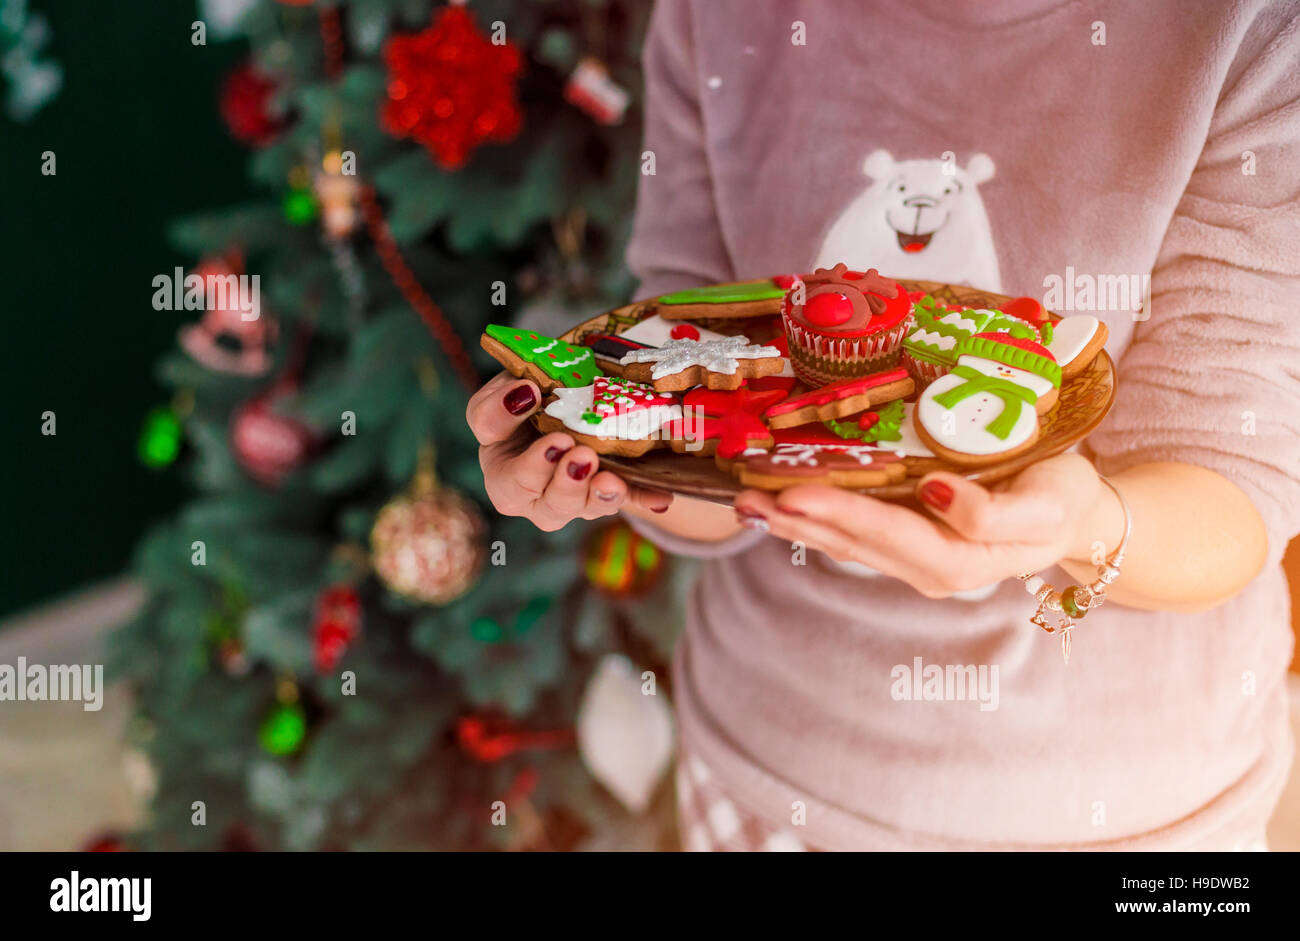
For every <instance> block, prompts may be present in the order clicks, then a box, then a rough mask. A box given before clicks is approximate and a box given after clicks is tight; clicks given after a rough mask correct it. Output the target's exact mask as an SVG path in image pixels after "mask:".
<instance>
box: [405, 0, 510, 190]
mask: <svg viewBox="0 0 1300 941" xmlns="http://www.w3.org/2000/svg"><path fill="white" fill-rule="evenodd" d="M384 62H385V63H386V64H387V65H388V98H387V101H385V102H384V103H383V105H382V107H381V109H380V121H381V123H382V124H383V126H384V129H385V130H386V131H388V133H390V134H392V135H393V136H395V137H410V138H413V139H415V140H417V141H419V142H420V143H421V144H423V145H424V147H425V148H427V149H428V151H429V153H430V154H432V155H433V158H434V160H435V161H436V162H437V163H438V165H439V166H440V167H442V168H443V169H444V170H456V169H459V168H460V167H462V166H464V165H465V161H466V160H468V159H469V155H470V152H471V151H472V150H474V149H475V148H476V147H478V146H479V145H480V144H482V143H485V142H487V141H508V140H510V139H511V138H512V137H514V136H515V135H516V134H518V133H519V128H520V125H521V124H522V123H523V118H522V116H521V114H520V111H519V105H518V103H517V101H516V100H515V82H516V80H517V79H518V77H519V73H520V71H521V69H522V66H523V60H522V57H521V56H520V54H519V49H518V48H517V47H516V46H515V45H514V44H513V43H510V42H504V43H502V44H500V45H496V44H494V43H493V42H492V40H491V39H490V38H489V37H488V36H486V35H485V34H484V33H483V32H482V31H481V30H480V29H479V28H478V26H477V24H476V23H475V22H474V17H473V16H472V15H471V14H470V13H469V11H468V10H466V9H464V7H461V6H447V7H443V8H442V9H441V10H439V11H438V12H437V13H436V14H434V19H433V25H432V26H430V27H429V28H428V29H425V30H423V31H421V32H419V33H415V34H414V35H408V36H394V37H393V38H392V39H390V40H388V42H387V43H386V44H385V45H384Z"/></svg>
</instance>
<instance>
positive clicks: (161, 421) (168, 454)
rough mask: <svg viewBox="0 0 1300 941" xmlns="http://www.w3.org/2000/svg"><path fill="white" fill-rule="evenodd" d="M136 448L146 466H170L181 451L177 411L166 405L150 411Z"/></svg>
mask: <svg viewBox="0 0 1300 941" xmlns="http://www.w3.org/2000/svg"><path fill="white" fill-rule="evenodd" d="M136 450H137V453H138V454H139V456H140V463H141V464H143V465H145V466H146V467H154V468H163V467H168V466H170V465H171V463H172V462H173V461H175V460H176V457H177V455H179V454H180V453H181V421H180V419H179V418H177V417H176V413H175V412H174V411H172V410H171V409H170V408H169V407H167V406H166V405H160V406H158V407H157V408H155V409H153V410H152V411H150V412H149V414H148V415H146V416H145V419H144V426H143V427H142V428H141V429H140V440H139V441H138V442H137V445H136Z"/></svg>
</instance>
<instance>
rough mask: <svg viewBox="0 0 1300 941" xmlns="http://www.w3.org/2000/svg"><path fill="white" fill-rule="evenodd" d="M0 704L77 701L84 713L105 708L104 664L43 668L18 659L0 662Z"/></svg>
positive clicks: (40, 665)
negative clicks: (10, 661)
mask: <svg viewBox="0 0 1300 941" xmlns="http://www.w3.org/2000/svg"><path fill="white" fill-rule="evenodd" d="M0 702H80V703H82V704H83V705H82V708H83V709H84V710H85V711H86V712H99V710H101V709H103V708H104V665H103V664H102V663H97V664H94V665H93V666H92V665H91V664H89V663H69V664H53V665H51V666H43V665H42V664H39V663H30V664H29V663H28V662H27V658H26V657H19V658H18V663H17V665H14V664H9V663H0Z"/></svg>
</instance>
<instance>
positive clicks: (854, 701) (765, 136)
mask: <svg viewBox="0 0 1300 941" xmlns="http://www.w3.org/2000/svg"><path fill="white" fill-rule="evenodd" d="M645 67H646V99H647V112H646V142H645V150H647V151H650V152H652V153H653V155H654V159H653V162H652V164H653V170H654V172H653V174H650V173H648V171H647V173H646V175H643V178H642V183H641V189H640V196H639V203H638V209H637V218H636V226H635V233H634V237H633V240H632V244H631V247H630V249H629V261H630V264H631V266H632V268H633V270H634V271H635V272H636V273H637V274H638V275H639V276H640V277H641V278H642V279H643V284H642V291H641V292H640V293H641V295H642V296H650V295H655V294H659V293H662V292H666V291H669V290H674V289H678V288H683V287H688V286H692V285H697V284H702V283H707V282H715V281H726V280H734V279H738V278H749V277H758V276H763V275H770V274H775V273H780V272H793V271H801V270H809V266H810V265H813V264H816V263H824V262H834V261H844V262H846V263H848V264H849V266H850V267H867V266H874V267H878V268H879V269H880V270H881V271H882V272H883V273H885V274H886V275H891V276H894V277H925V278H931V279H935V280H942V281H951V282H963V283H969V284H973V285H976V286H979V287H984V288H987V289H991V290H994V291H1000V292H1002V293H1006V294H1011V295H1020V294H1025V295H1031V296H1034V297H1038V298H1040V299H1042V300H1043V301H1044V303H1046V304H1047V306H1049V307H1050V308H1052V309H1054V310H1057V311H1058V312H1060V313H1062V314H1069V313H1074V312H1086V313H1092V314H1094V315H1096V316H1098V317H1100V318H1102V319H1103V320H1104V321H1105V322H1106V323H1107V325H1108V326H1109V329H1110V341H1109V343H1108V349H1109V351H1110V353H1111V355H1112V356H1113V357H1114V358H1115V359H1116V360H1117V362H1118V363H1119V392H1118V398H1117V400H1116V402H1115V406H1114V409H1113V410H1112V412H1111V414H1110V416H1109V417H1108V419H1107V420H1106V422H1105V424H1104V425H1103V426H1102V428H1101V429H1100V430H1099V431H1098V432H1096V433H1095V434H1093V435H1092V436H1091V437H1090V438H1089V439H1088V441H1087V442H1086V444H1085V446H1084V453H1087V454H1090V455H1091V456H1092V457H1094V459H1095V460H1096V463H1097V465H1098V467H1099V468H1100V469H1101V470H1102V471H1103V472H1111V473H1113V472H1116V471H1119V470H1121V469H1122V468H1125V467H1128V466H1131V465H1134V464H1138V463H1142V462H1148V461H1182V462H1186V463H1190V464H1197V465H1201V466H1204V467H1208V468H1210V469H1212V470H1214V471H1216V472H1218V473H1220V474H1222V475H1223V476H1224V477H1226V478H1228V479H1229V480H1232V481H1234V482H1235V483H1236V484H1237V485H1238V486H1240V487H1241V489H1242V490H1243V491H1244V492H1245V493H1247V494H1248V495H1249V496H1250V498H1251V499H1252V500H1253V501H1254V502H1255V504H1256V506H1257V507H1258V508H1259V512H1260V514H1261V515H1262V517H1263V518H1264V520H1265V521H1266V522H1267V524H1268V529H1269V537H1270V556H1269V564H1268V566H1267V568H1266V570H1265V571H1264V573H1263V574H1261V575H1260V576H1259V577H1258V578H1256V579H1255V580H1254V581H1253V582H1252V583H1251V584H1250V585H1249V586H1247V588H1246V589H1245V590H1244V591H1242V592H1241V594H1240V595H1238V596H1237V597H1236V598H1234V599H1233V600H1231V601H1230V602H1228V603H1226V604H1224V605H1222V606H1221V607H1218V608H1215V609H1213V610H1210V611H1207V612H1204V613H1201V614H1194V615H1188V614H1164V613H1152V612H1147V611H1138V610H1133V609H1127V608H1124V607H1122V606H1119V605H1116V604H1112V605H1108V606H1107V607H1105V608H1102V609H1101V610H1100V611H1098V612H1096V613H1095V614H1093V615H1091V616H1090V617H1089V618H1088V619H1087V622H1086V624H1085V626H1083V627H1082V628H1081V629H1080V630H1079V631H1078V632H1076V636H1075V644H1074V656H1073V658H1072V660H1071V662H1070V664H1069V665H1068V666H1067V665H1065V664H1064V663H1062V660H1061V654H1060V647H1059V644H1058V643H1057V641H1056V640H1055V639H1054V638H1052V637H1049V636H1047V635H1045V634H1044V633H1043V632H1041V631H1040V630H1038V629H1037V628H1035V627H1033V626H1031V625H1030V624H1029V621H1028V617H1029V615H1030V613H1031V609H1032V606H1033V605H1032V599H1031V598H1030V597H1029V596H1028V595H1026V594H1025V592H1024V591H1023V589H1022V587H1021V586H1020V584H1019V583H1017V582H1016V581H1014V580H1010V581H1008V582H1004V583H1003V584H1002V585H1001V586H1000V587H999V588H998V589H997V590H996V591H995V592H994V593H993V594H992V596H991V597H988V598H986V599H984V600H980V601H961V600H953V599H949V600H942V601H935V600H928V599H926V598H924V597H922V596H921V595H920V594H918V593H917V592H915V591H914V590H913V589H912V588H911V587H909V586H908V585H906V584H904V583H903V582H900V581H896V580H893V579H889V578H883V577H865V576H863V575H861V574H859V573H854V572H850V571H847V570H845V569H844V568H843V567H841V566H839V565H837V564H836V563H835V562H834V561H832V560H830V559H829V558H827V557H825V556H823V555H821V554H820V553H816V552H812V553H809V555H808V558H807V564H806V565H796V564H793V562H794V555H795V554H794V553H793V552H792V549H791V547H790V546H789V545H787V544H785V543H783V542H781V541H779V540H777V539H775V538H772V537H767V536H758V535H755V534H750V533H746V534H745V535H743V536H740V537H736V538H734V539H732V540H730V541H728V542H725V543H720V544H704V543H689V542H686V541H683V540H680V539H673V538H670V537H667V536H666V535H665V534H662V533H659V534H658V537H657V538H659V539H661V541H662V542H664V544H666V545H668V546H669V547H670V548H672V549H674V550H676V551H679V552H684V553H687V554H693V555H697V556H701V557H705V558H708V559H709V561H707V562H706V563H705V564H704V566H703V568H702V571H701V574H700V577H699V581H698V584H697V585H696V587H695V590H694V592H693V594H692V596H691V598H690V600H689V611H688V627H687V630H686V634H685V636H684V638H683V640H682V642H681V644H680V646H679V649H678V651H677V659H676V665H675V683H674V689H675V694H676V698H677V705H678V708H679V714H680V720H681V730H682V737H683V742H684V746H685V748H686V749H687V750H688V751H690V752H693V753H695V754H697V755H698V756H699V757H700V758H701V759H702V760H703V761H704V762H705V764H707V765H709V766H710V767H711V768H712V769H713V771H714V772H715V774H717V775H719V776H721V777H722V778H723V779H724V783H725V784H726V785H727V786H728V787H729V788H730V789H731V791H732V792H733V794H734V795H735V796H736V798H737V799H738V800H741V801H743V802H744V803H745V804H746V805H748V806H749V807H750V809H751V810H754V811H757V812H759V813H761V814H764V815H767V816H769V817H770V818H771V819H772V820H773V821H776V822H788V821H789V820H790V819H791V814H792V812H797V811H798V809H799V807H800V806H802V807H804V808H806V814H807V825H806V829H805V830H804V831H803V832H802V834H801V835H802V836H803V837H804V838H805V840H806V842H807V843H809V844H811V845H813V846H817V847H822V848H827V849H855V848H936V849H942V848H971V849H987V848H1030V847H1032V848H1054V847H1071V848H1081V847H1094V848H1144V849H1145V848H1162V849H1172V848H1190V847H1197V846H1217V845H1223V843H1224V841H1225V839H1227V838H1228V837H1229V836H1230V835H1231V834H1234V833H1242V834H1245V833H1250V832H1252V831H1254V832H1258V831H1260V830H1262V828H1263V826H1264V823H1265V821H1266V820H1267V818H1268V816H1269V814H1270V812H1271V810H1272V807H1273V805H1274V803H1275V801H1276V798H1277V795H1278V793H1279V790H1280V788H1281V786H1282V783H1283V781H1284V780H1285V777H1286V773H1287V769H1288V766H1289V764H1290V760H1291V742H1290V738H1289V733H1288V730H1287V722H1286V695H1285V686H1284V674H1285V669H1286V664H1287V662H1288V660H1289V657H1290V649H1291V634H1290V631H1289V629H1288V600H1287V593H1286V587H1285V584H1284V580H1283V577H1282V574H1281V571H1280V567H1279V565H1278V561H1279V559H1280V557H1281V554H1282V551H1283V549H1284V547H1285V544H1286V542H1287V541H1288V539H1289V538H1290V537H1291V536H1293V535H1294V534H1295V533H1296V532H1297V531H1300V479H1298V478H1300V311H1298V304H1300V5H1298V4H1297V3H1295V2H1271V3H1266V2H1263V0H1234V2H1223V0H1207V2H1187V0H1149V2H1144V3H1131V2H1127V0H1095V2H1086V3H1085V2H1047V0H1021V2H1005V0H981V2H978V3H977V2H974V0H959V2H953V0H943V2H940V0H921V2H918V0H906V2H903V0H881V2H877V3H872V4H863V3H858V2H848V0H844V2H836V0H805V2H800V3H798V4H795V3H784V2H771V0H769V2H757V3H756V2H752V0H747V2H739V0H735V2H731V0H708V2H684V0H661V2H660V3H659V4H658V8H657V10H656V13H655V16H654V20H653V25H652V28H651V32H650V36H649V39H648V42H647V45H646V49H645ZM981 155H982V156H981ZM643 166H648V164H647V163H646V161H645V158H644V157H643ZM1148 285H1149V298H1146V299H1144V297H1143V295H1144V294H1147V293H1148V292H1147V287H1148ZM1139 309H1140V310H1141V313H1137V314H1135V311H1138V310H1139ZM1204 512H1205V513H1206V514H1207V515H1209V516H1211V517H1212V516H1213V514H1214V513H1215V508H1214V507H1212V506H1209V507H1205V510H1204ZM1138 525H1141V520H1139V521H1138ZM1047 575H1048V578H1049V580H1051V581H1053V582H1055V583H1056V584H1058V585H1060V584H1068V581H1067V579H1068V576H1066V575H1065V574H1064V573H1063V572H1061V571H1059V570H1055V571H1052V572H1049V573H1047ZM936 667H937V668H938V669H939V670H940V671H941V675H942V680H941V681H939V682H937V684H936V681H935V680H934V678H933V674H934V668H936ZM963 668H964V669H963ZM981 669H982V670H983V672H982V673H981V672H980V671H981ZM995 673H996V679H994V676H995ZM927 681H928V682H927ZM959 681H960V682H959Z"/></svg>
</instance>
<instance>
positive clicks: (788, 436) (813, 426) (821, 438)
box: [772, 421, 860, 448]
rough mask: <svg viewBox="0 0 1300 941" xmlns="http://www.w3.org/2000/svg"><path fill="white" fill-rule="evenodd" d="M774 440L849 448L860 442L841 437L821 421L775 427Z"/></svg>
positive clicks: (773, 431) (773, 430) (776, 442)
mask: <svg viewBox="0 0 1300 941" xmlns="http://www.w3.org/2000/svg"><path fill="white" fill-rule="evenodd" d="M772 440H773V442H775V444H819V445H823V446H824V447H828V448H848V447H852V446H853V445H854V444H857V443H860V442H854V441H849V440H848V439H846V438H841V437H840V436H839V435H837V434H836V433H835V432H833V431H831V430H830V429H829V428H827V427H826V426H825V425H824V424H822V423H821V422H819V421H811V422H808V423H807V424H806V425H794V426H793V427H790V428H773V429H772Z"/></svg>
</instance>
